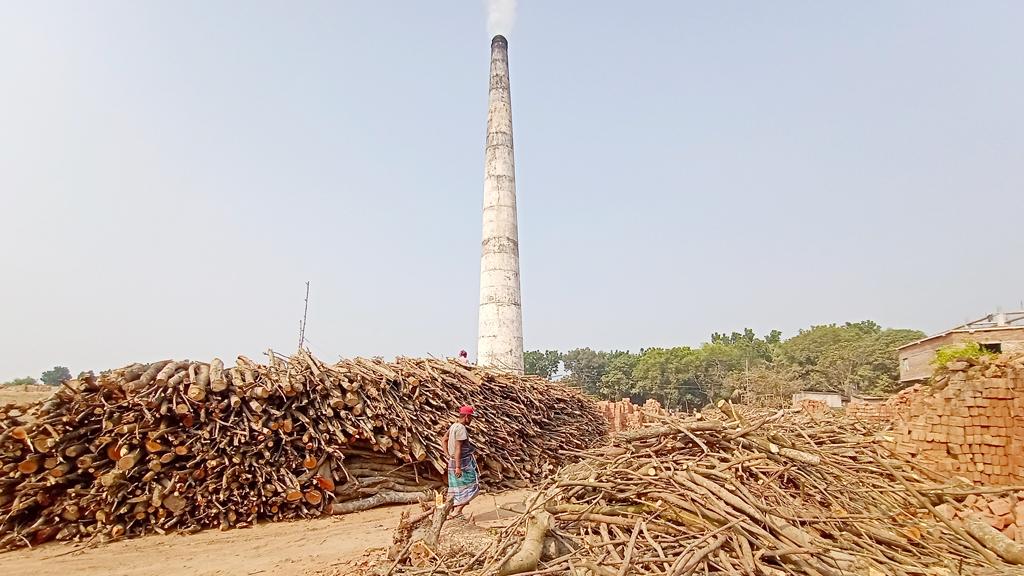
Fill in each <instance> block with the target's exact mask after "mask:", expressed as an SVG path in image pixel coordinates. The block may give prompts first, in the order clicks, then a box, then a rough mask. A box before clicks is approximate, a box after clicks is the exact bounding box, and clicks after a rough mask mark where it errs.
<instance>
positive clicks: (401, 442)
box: [0, 351, 607, 549]
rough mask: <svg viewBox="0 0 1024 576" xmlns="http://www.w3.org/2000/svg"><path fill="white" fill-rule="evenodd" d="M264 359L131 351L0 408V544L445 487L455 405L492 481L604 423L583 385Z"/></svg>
mask: <svg viewBox="0 0 1024 576" xmlns="http://www.w3.org/2000/svg"><path fill="white" fill-rule="evenodd" d="M269 356H270V360H269V362H268V363H267V364H257V363H256V362H253V361H252V360H249V359H247V358H245V357H239V358H238V361H237V364H236V365H235V366H233V367H228V366H225V365H224V363H223V362H222V361H221V360H219V359H214V360H212V361H211V362H208V363H207V362H194V361H188V360H184V361H172V360H163V361H160V362H155V363H151V364H133V365H131V366H126V367H124V368H120V369H117V370H111V371H109V372H104V373H102V374H100V375H99V376H93V375H91V374H90V375H87V376H86V377H85V378H83V379H81V380H73V381H70V382H68V383H66V384H65V385H64V386H62V388H61V389H60V390H59V391H58V392H57V393H56V394H55V395H54V396H52V397H50V398H49V399H47V400H46V401H44V402H41V403H38V404H35V405H33V406H31V407H29V408H27V409H17V408H15V409H5V410H4V411H3V412H0V549H6V548H12V547H18V546H24V545H28V544H32V545H35V544H38V543H40V542H45V541H47V540H51V539H59V540H73V539H82V538H93V537H96V536H101V537H103V538H108V537H115V538H116V537H120V536H133V535H138V534H144V533H148V532H159V533H163V532H167V531H171V530H184V531H194V530H198V529H202V528H209V527H220V528H221V529H228V528H232V527H244V526H250V525H252V524H254V523H256V522H258V521H261V520H282V519H290V518H303V517H311V516H318V515H320V514H324V513H332V512H333V513H344V512H351V511H357V510H364V509H367V508H371V507H373V506H377V505H381V504H388V503H409V502H416V501H419V500H422V499H424V498H425V497H426V496H427V494H426V493H425V492H424V491H425V490H427V489H430V488H442V487H443V486H444V485H445V474H446V457H445V456H444V455H443V454H442V452H441V448H440V436H441V434H442V433H443V432H444V431H445V430H446V429H447V426H448V425H449V424H450V423H451V422H452V421H453V419H454V418H455V413H456V411H457V408H458V407H459V406H460V405H462V404H471V405H474V406H475V407H476V409H477V412H476V416H475V418H474V421H473V424H472V426H471V430H472V434H473V440H474V443H475V444H476V446H477V448H478V451H477V454H478V460H479V462H480V465H481V473H482V477H483V479H484V481H485V482H487V483H489V484H491V485H498V486H513V485H516V486H518V485H524V484H525V483H526V482H533V481H537V480H539V479H541V478H543V477H544V476H545V475H547V474H548V473H549V472H551V471H552V470H554V469H555V468H557V467H559V466H560V465H562V464H563V462H564V461H565V456H564V455H563V454H560V453H559V450H561V449H569V450H580V449H584V448H589V447H591V446H593V445H595V444H596V443H599V442H600V441H602V439H603V438H604V437H605V434H606V429H607V427H606V425H605V421H604V418H603V417H602V416H601V414H600V413H599V412H598V411H597V408H596V406H595V405H594V403H593V402H592V401H591V400H589V399H588V398H586V397H585V396H584V395H582V394H581V393H579V392H578V391H576V390H574V389H572V388H569V387H566V386H562V385H559V384H557V383H552V382H549V381H547V380H544V379H540V378H533V377H525V378H524V377H518V376H514V375H510V374H507V373H503V372H499V371H494V370H489V369H484V368H479V367H476V366H471V365H467V364H463V363H460V362H456V361H443V360H418V359H399V360H397V361H396V362H394V363H386V362H383V361H381V360H366V359H354V360H345V361H341V362H339V363H337V364H324V363H322V362H320V361H319V360H317V359H316V358H314V357H313V356H311V355H310V354H308V353H307V352H305V351H302V352H300V353H298V354H297V355H295V356H293V357H290V358H286V357H282V356H279V355H276V354H273V353H270V354H269Z"/></svg>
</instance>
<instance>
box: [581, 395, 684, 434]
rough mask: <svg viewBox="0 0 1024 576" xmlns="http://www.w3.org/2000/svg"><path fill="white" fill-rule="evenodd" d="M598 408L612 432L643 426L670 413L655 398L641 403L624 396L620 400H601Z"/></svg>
mask: <svg viewBox="0 0 1024 576" xmlns="http://www.w3.org/2000/svg"><path fill="white" fill-rule="evenodd" d="M597 408H598V410H600V411H601V413H602V414H604V417H605V420H607V421H608V429H609V431H611V432H621V431H623V430H633V429H636V428H641V427H643V426H644V425H645V424H649V423H651V422H657V421H658V420H659V419H660V418H661V417H663V416H666V415H668V410H665V408H663V407H662V405H661V403H660V402H658V401H657V400H655V399H653V398H650V399H648V400H647V401H646V402H644V403H643V404H641V405H636V404H633V402H632V401H631V400H630V399H629V398H623V399H622V400H620V401H618V402H608V401H606V400H601V401H599V402H598V403H597Z"/></svg>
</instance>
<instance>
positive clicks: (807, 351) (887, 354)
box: [524, 320, 925, 408]
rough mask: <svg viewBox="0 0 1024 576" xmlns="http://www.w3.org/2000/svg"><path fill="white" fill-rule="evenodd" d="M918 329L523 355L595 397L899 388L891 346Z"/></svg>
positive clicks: (750, 334) (531, 370)
mask: <svg viewBox="0 0 1024 576" xmlns="http://www.w3.org/2000/svg"><path fill="white" fill-rule="evenodd" d="M924 336H925V334H924V333H923V332H920V331H918V330H905V329H893V328H888V329H883V328H882V327H881V326H879V325H878V324H876V323H875V322H872V321H870V320H868V321H864V322H855V323H854V322H847V323H845V324H842V325H836V324H827V325H820V326H812V327H811V328H808V329H805V330H801V331H800V333H799V334H797V335H796V336H793V337H792V338H789V339H786V340H783V339H782V333H781V332H779V331H778V330H772V331H771V332H769V333H768V334H765V335H763V336H757V335H756V334H755V333H754V331H753V330H751V329H749V328H748V329H745V330H744V331H743V332H733V333H731V334H719V333H715V334H712V335H711V338H710V340H709V341H708V342H704V343H702V344H700V345H699V346H697V347H693V348H691V347H689V346H678V347H675V348H645V349H641V350H640V352H639V353H632V352H628V351H621V350H613V351H601V350H592V349H590V348H576V349H574V350H569V351H567V352H560V351H557V350H544V351H542V350H531V351H529V352H526V353H525V358H524V360H525V368H526V373H527V374H535V375H538V376H543V377H545V378H551V377H552V376H555V375H556V374H560V373H564V374H565V376H564V380H565V381H566V382H568V383H569V384H571V385H573V386H577V387H579V388H580V389H582V390H584V391H585V392H587V393H589V394H591V395H594V396H598V397H601V398H605V399H617V398H625V397H629V398H631V399H632V400H633V401H634V402H637V403H640V402H644V401H646V400H647V399H648V398H653V399H655V400H658V401H659V402H661V403H662V404H664V405H666V406H668V407H672V408H696V407H700V406H703V405H704V404H706V403H708V402H713V401H716V400H718V399H720V398H728V397H733V396H735V395H739V396H741V397H743V399H744V401H753V402H756V401H759V400H764V401H770V400H773V399H774V400H776V401H777V400H780V399H781V400H783V401H788V399H789V397H790V396H791V395H792V394H793V393H794V392H797V391H799V390H802V389H803V390H817V391H833V392H842V393H844V394H855V393H862V394H888V393H892V392H895V391H897V390H898V389H899V385H898V381H899V367H898V364H897V354H896V349H897V348H898V347H900V346H902V345H904V344H907V343H909V342H913V341H915V340H918V339H921V338H924ZM560 369H561V372H560Z"/></svg>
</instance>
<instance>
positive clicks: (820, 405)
mask: <svg viewBox="0 0 1024 576" xmlns="http://www.w3.org/2000/svg"><path fill="white" fill-rule="evenodd" d="M794 408H796V409H797V410H799V411H801V412H806V413H808V414H814V415H822V414H824V413H826V412H828V404H825V403H824V402H822V401H821V400H811V399H810V398H805V399H803V400H799V401H797V403H796V406H794Z"/></svg>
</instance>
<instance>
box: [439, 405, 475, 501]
mask: <svg viewBox="0 0 1024 576" xmlns="http://www.w3.org/2000/svg"><path fill="white" fill-rule="evenodd" d="M472 421H473V407H472V406H463V407H461V408H459V420H458V421H457V422H455V423H454V424H452V425H451V426H449V427H448V433H447V434H445V435H444V436H443V437H442V438H441V447H442V448H444V452H445V454H446V455H447V456H448V499H449V500H452V501H453V504H454V507H453V508H452V517H453V518H462V517H463V515H462V509H463V508H465V507H466V504H469V503H470V501H471V500H473V498H475V497H476V495H477V494H479V493H480V479H479V477H478V475H477V467H476V454H475V452H476V447H475V446H473V442H472V441H471V440H470V439H469V425H470V423H471V422H472Z"/></svg>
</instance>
